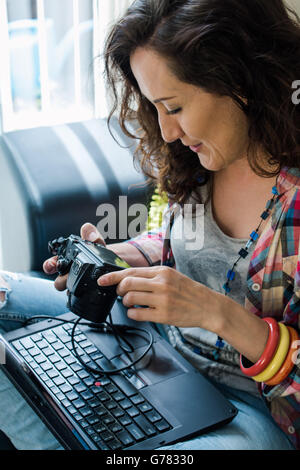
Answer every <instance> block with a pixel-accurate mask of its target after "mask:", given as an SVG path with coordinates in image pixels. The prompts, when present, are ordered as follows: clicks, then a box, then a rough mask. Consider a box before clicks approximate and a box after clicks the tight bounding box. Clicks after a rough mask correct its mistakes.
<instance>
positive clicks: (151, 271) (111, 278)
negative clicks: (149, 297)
mask: <svg viewBox="0 0 300 470" xmlns="http://www.w3.org/2000/svg"><path fill="white" fill-rule="evenodd" d="M157 273H158V270H157V266H151V267H150V268H128V269H122V271H114V272H111V273H108V274H104V275H103V276H101V277H99V279H98V281H97V282H98V284H99V286H112V285H115V284H119V282H121V281H122V279H125V277H128V276H134V277H144V278H149V279H151V278H153V277H155V276H156V274H157Z"/></svg>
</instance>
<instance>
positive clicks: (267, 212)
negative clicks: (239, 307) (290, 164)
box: [213, 180, 279, 361]
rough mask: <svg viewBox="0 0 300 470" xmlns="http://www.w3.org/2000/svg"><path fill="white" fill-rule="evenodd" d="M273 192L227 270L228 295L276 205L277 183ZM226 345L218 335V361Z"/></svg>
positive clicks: (226, 286)
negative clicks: (254, 226) (239, 265)
mask: <svg viewBox="0 0 300 470" xmlns="http://www.w3.org/2000/svg"><path fill="white" fill-rule="evenodd" d="M276 183H277V180H276ZM272 194H273V197H272V199H270V200H269V201H268V202H267V204H266V208H265V210H264V211H263V213H262V214H261V216H260V218H261V221H260V223H259V225H258V227H257V228H256V229H255V230H254V231H253V232H252V233H251V234H250V238H249V240H248V242H247V243H246V246H245V247H244V248H242V249H241V250H240V251H239V253H238V254H239V257H238V258H237V260H236V261H235V263H234V264H233V265H232V268H231V269H229V271H228V272H227V276H226V277H227V280H226V282H225V284H224V285H223V289H224V293H225V296H227V295H228V294H229V292H230V291H231V288H230V283H231V282H232V281H233V280H234V278H235V268H236V266H237V264H238V262H239V261H240V260H241V259H242V258H244V259H245V258H246V257H247V256H248V255H249V249H250V247H251V246H252V245H253V243H255V242H257V240H258V238H259V233H258V232H259V229H260V227H261V224H262V223H263V222H264V221H265V220H267V219H268V217H269V215H270V213H271V210H272V209H273V207H274V205H275V199H276V197H278V196H279V193H278V190H277V187H276V185H275V186H273V188H272ZM224 346H225V343H224V341H223V339H222V338H221V337H220V336H218V339H217V342H216V348H217V349H215V350H214V352H213V356H214V359H215V360H216V361H218V359H219V357H220V350H221V349H222V348H223V347H224Z"/></svg>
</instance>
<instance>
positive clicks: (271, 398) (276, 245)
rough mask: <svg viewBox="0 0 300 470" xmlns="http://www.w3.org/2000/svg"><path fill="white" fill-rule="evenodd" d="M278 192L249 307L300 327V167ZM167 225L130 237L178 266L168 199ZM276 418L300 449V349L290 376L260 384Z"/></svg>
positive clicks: (284, 177) (259, 247)
mask: <svg viewBox="0 0 300 470" xmlns="http://www.w3.org/2000/svg"><path fill="white" fill-rule="evenodd" d="M277 190H278V194H279V196H278V198H277V199H276V203H275V206H274V209H273V212H272V216H271V217H269V219H268V221H267V224H266V226H265V228H264V230H263V232H262V234H261V236H260V237H259V239H258V241H257V244H256V247H255V249H254V252H253V254H252V257H251V260H250V264H249V270H248V276H247V292H246V298H245V304H244V306H245V308H246V309H247V310H248V311H249V312H252V313H253V314H255V315H257V316H259V317H261V318H263V317H273V318H275V319H276V320H277V321H280V322H282V323H284V324H286V325H290V326H292V327H293V328H295V329H296V330H297V331H298V333H299V330H300V246H299V244H300V169H298V168H287V167H284V168H282V170H281V172H280V175H279V176H278V179H277ZM167 213H168V214H169V216H168V217H164V221H165V222H164V225H163V226H162V227H161V228H159V229H157V230H153V231H151V232H147V233H144V234H141V235H139V236H138V237H136V238H134V239H131V240H129V242H128V243H131V244H132V245H134V246H136V247H137V248H138V249H139V250H140V251H141V252H142V253H143V254H144V256H145V257H146V258H147V259H148V261H149V263H150V264H152V265H164V266H170V267H173V268H175V269H176V265H175V260H174V257H173V253H172V249H171V246H170V231H171V228H172V224H173V221H174V213H173V212H172V205H171V204H169V205H168V211H167ZM258 388H259V392H260V394H261V397H262V399H263V400H265V402H266V404H267V406H268V408H269V410H270V413H271V415H272V417H273V419H274V420H275V421H276V422H277V424H278V425H279V426H280V428H281V429H282V430H283V431H284V432H285V434H286V435H287V436H288V438H289V439H290V440H291V442H292V444H293V445H294V446H295V448H297V449H300V355H299V357H298V360H297V364H296V365H295V366H294V368H293V370H292V371H291V373H290V374H289V376H288V377H287V378H286V379H285V380H284V381H283V382H281V383H280V384H279V385H276V386H273V387H271V386H267V385H265V384H264V383H262V384H258Z"/></svg>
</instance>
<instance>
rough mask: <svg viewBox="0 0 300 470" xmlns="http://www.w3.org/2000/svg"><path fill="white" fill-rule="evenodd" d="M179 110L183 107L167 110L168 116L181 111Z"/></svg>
mask: <svg viewBox="0 0 300 470" xmlns="http://www.w3.org/2000/svg"><path fill="white" fill-rule="evenodd" d="M179 111H181V108H176V109H173V110H172V111H167V112H166V114H167V115H168V116H170V115H172V114H177V113H179Z"/></svg>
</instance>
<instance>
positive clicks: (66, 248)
mask: <svg viewBox="0 0 300 470" xmlns="http://www.w3.org/2000/svg"><path fill="white" fill-rule="evenodd" d="M48 248H49V251H50V253H51V254H52V255H53V256H56V255H57V256H58V260H57V271H58V273H59V274H60V275H61V276H63V275H65V274H67V273H69V275H68V280H67V289H68V292H67V295H68V302H67V307H68V308H69V310H70V311H71V312H73V313H75V314H76V315H78V316H79V317H82V318H85V319H86V320H90V321H92V322H95V323H102V322H104V321H105V320H106V318H107V316H108V314H109V313H110V311H111V309H112V307H113V305H114V303H115V301H116V298H117V292H116V286H108V287H103V286H99V285H98V284H97V279H98V278H99V277H100V276H102V275H103V274H106V273H109V272H112V271H120V270H122V269H126V268H130V266H129V264H127V263H126V261H124V260H122V259H121V258H119V257H118V256H117V255H116V254H115V253H114V252H113V251H111V250H109V249H107V248H105V247H103V246H102V245H100V244H98V243H93V242H89V241H86V240H82V239H81V238H80V237H78V236H76V235H70V236H69V237H68V238H63V237H60V238H58V239H55V240H53V241H51V242H49V243H48Z"/></svg>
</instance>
